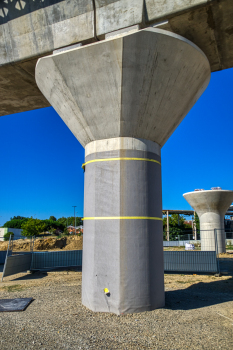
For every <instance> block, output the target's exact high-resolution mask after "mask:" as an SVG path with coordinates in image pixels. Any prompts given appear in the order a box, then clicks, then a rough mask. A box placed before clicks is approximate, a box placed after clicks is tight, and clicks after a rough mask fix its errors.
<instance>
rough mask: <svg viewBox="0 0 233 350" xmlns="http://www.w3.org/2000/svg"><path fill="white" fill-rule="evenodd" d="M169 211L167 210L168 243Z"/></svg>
mask: <svg viewBox="0 0 233 350" xmlns="http://www.w3.org/2000/svg"><path fill="white" fill-rule="evenodd" d="M169 239H170V237H169V211H168V210H167V241H169Z"/></svg>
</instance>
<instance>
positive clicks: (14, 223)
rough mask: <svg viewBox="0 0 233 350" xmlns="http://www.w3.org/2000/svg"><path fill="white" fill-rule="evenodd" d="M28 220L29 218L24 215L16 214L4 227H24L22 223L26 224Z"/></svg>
mask: <svg viewBox="0 0 233 350" xmlns="http://www.w3.org/2000/svg"><path fill="white" fill-rule="evenodd" d="M28 220H29V218H25V217H23V216H14V217H13V218H11V219H10V220H9V221H7V222H5V224H4V225H3V227H9V228H22V224H24V223H25V222H27V221H28Z"/></svg>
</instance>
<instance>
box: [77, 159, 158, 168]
mask: <svg viewBox="0 0 233 350" xmlns="http://www.w3.org/2000/svg"><path fill="white" fill-rule="evenodd" d="M113 160H143V161H146V162H153V163H157V164H160V165H161V163H160V162H159V161H158V160H155V159H149V158H129V157H121V158H103V159H93V160H89V161H88V162H86V163H84V164H83V165H82V168H83V169H84V167H85V166H86V165H87V164H89V163H95V162H109V161H113Z"/></svg>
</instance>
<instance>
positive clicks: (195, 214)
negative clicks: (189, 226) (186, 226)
mask: <svg viewBox="0 0 233 350" xmlns="http://www.w3.org/2000/svg"><path fill="white" fill-rule="evenodd" d="M194 224H195V225H196V229H197V232H199V231H200V221H199V217H198V215H197V213H196V212H195V213H194Z"/></svg>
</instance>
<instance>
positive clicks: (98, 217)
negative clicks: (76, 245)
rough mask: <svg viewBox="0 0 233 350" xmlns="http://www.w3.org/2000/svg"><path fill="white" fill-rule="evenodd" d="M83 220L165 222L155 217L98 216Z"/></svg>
mask: <svg viewBox="0 0 233 350" xmlns="http://www.w3.org/2000/svg"><path fill="white" fill-rule="evenodd" d="M82 220H163V219H162V218H157V217H155V216H96V217H86V218H82Z"/></svg>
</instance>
